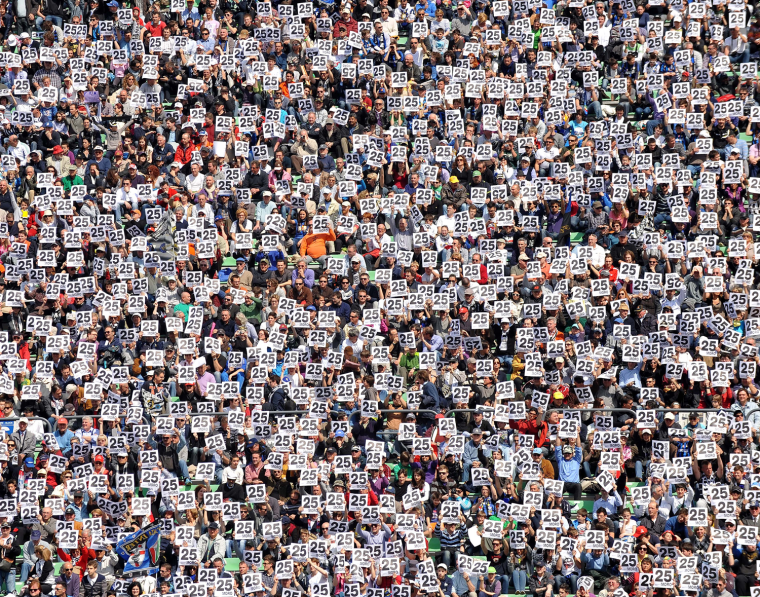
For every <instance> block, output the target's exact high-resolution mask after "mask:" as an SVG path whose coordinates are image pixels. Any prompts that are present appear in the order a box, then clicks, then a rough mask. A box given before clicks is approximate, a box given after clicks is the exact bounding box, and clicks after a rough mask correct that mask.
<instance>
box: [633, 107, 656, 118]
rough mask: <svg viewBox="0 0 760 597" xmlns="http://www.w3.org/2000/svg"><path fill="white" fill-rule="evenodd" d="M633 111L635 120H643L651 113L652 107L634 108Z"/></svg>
mask: <svg viewBox="0 0 760 597" xmlns="http://www.w3.org/2000/svg"><path fill="white" fill-rule="evenodd" d="M634 112H635V113H636V120H644V118H645V117H648V116H649V115H650V114H651V113H652V108H649V107H647V108H636V109H635V110H634Z"/></svg>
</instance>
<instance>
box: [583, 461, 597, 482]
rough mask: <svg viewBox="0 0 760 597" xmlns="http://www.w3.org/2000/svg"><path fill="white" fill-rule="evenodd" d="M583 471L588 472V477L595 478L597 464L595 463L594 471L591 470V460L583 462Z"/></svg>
mask: <svg viewBox="0 0 760 597" xmlns="http://www.w3.org/2000/svg"><path fill="white" fill-rule="evenodd" d="M583 472H584V473H586V478H587V479H593V478H594V477H595V476H596V465H594V470H593V472H592V471H591V463H590V462H584V463H583Z"/></svg>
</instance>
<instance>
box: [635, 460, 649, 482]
mask: <svg viewBox="0 0 760 597" xmlns="http://www.w3.org/2000/svg"><path fill="white" fill-rule="evenodd" d="M634 467H635V469H636V478H637V479H641V480H643V479H644V477H643V476H642V475H643V474H644V471H645V470H647V468H649V461H648V460H644V461H641V460H637V461H636V462H635V463H634Z"/></svg>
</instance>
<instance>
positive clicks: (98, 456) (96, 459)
mask: <svg viewBox="0 0 760 597" xmlns="http://www.w3.org/2000/svg"><path fill="white" fill-rule="evenodd" d="M92 461H93V462H105V461H106V459H105V458H103V456H102V455H100V454H98V455H97V456H96V457H95V458H93V459H92Z"/></svg>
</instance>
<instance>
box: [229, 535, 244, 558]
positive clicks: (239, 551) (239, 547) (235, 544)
mask: <svg viewBox="0 0 760 597" xmlns="http://www.w3.org/2000/svg"><path fill="white" fill-rule="evenodd" d="M233 550H235V555H233V554H232V551H233ZM244 552H245V539H227V557H228V558H238V559H239V560H242V559H243V553H244Z"/></svg>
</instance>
